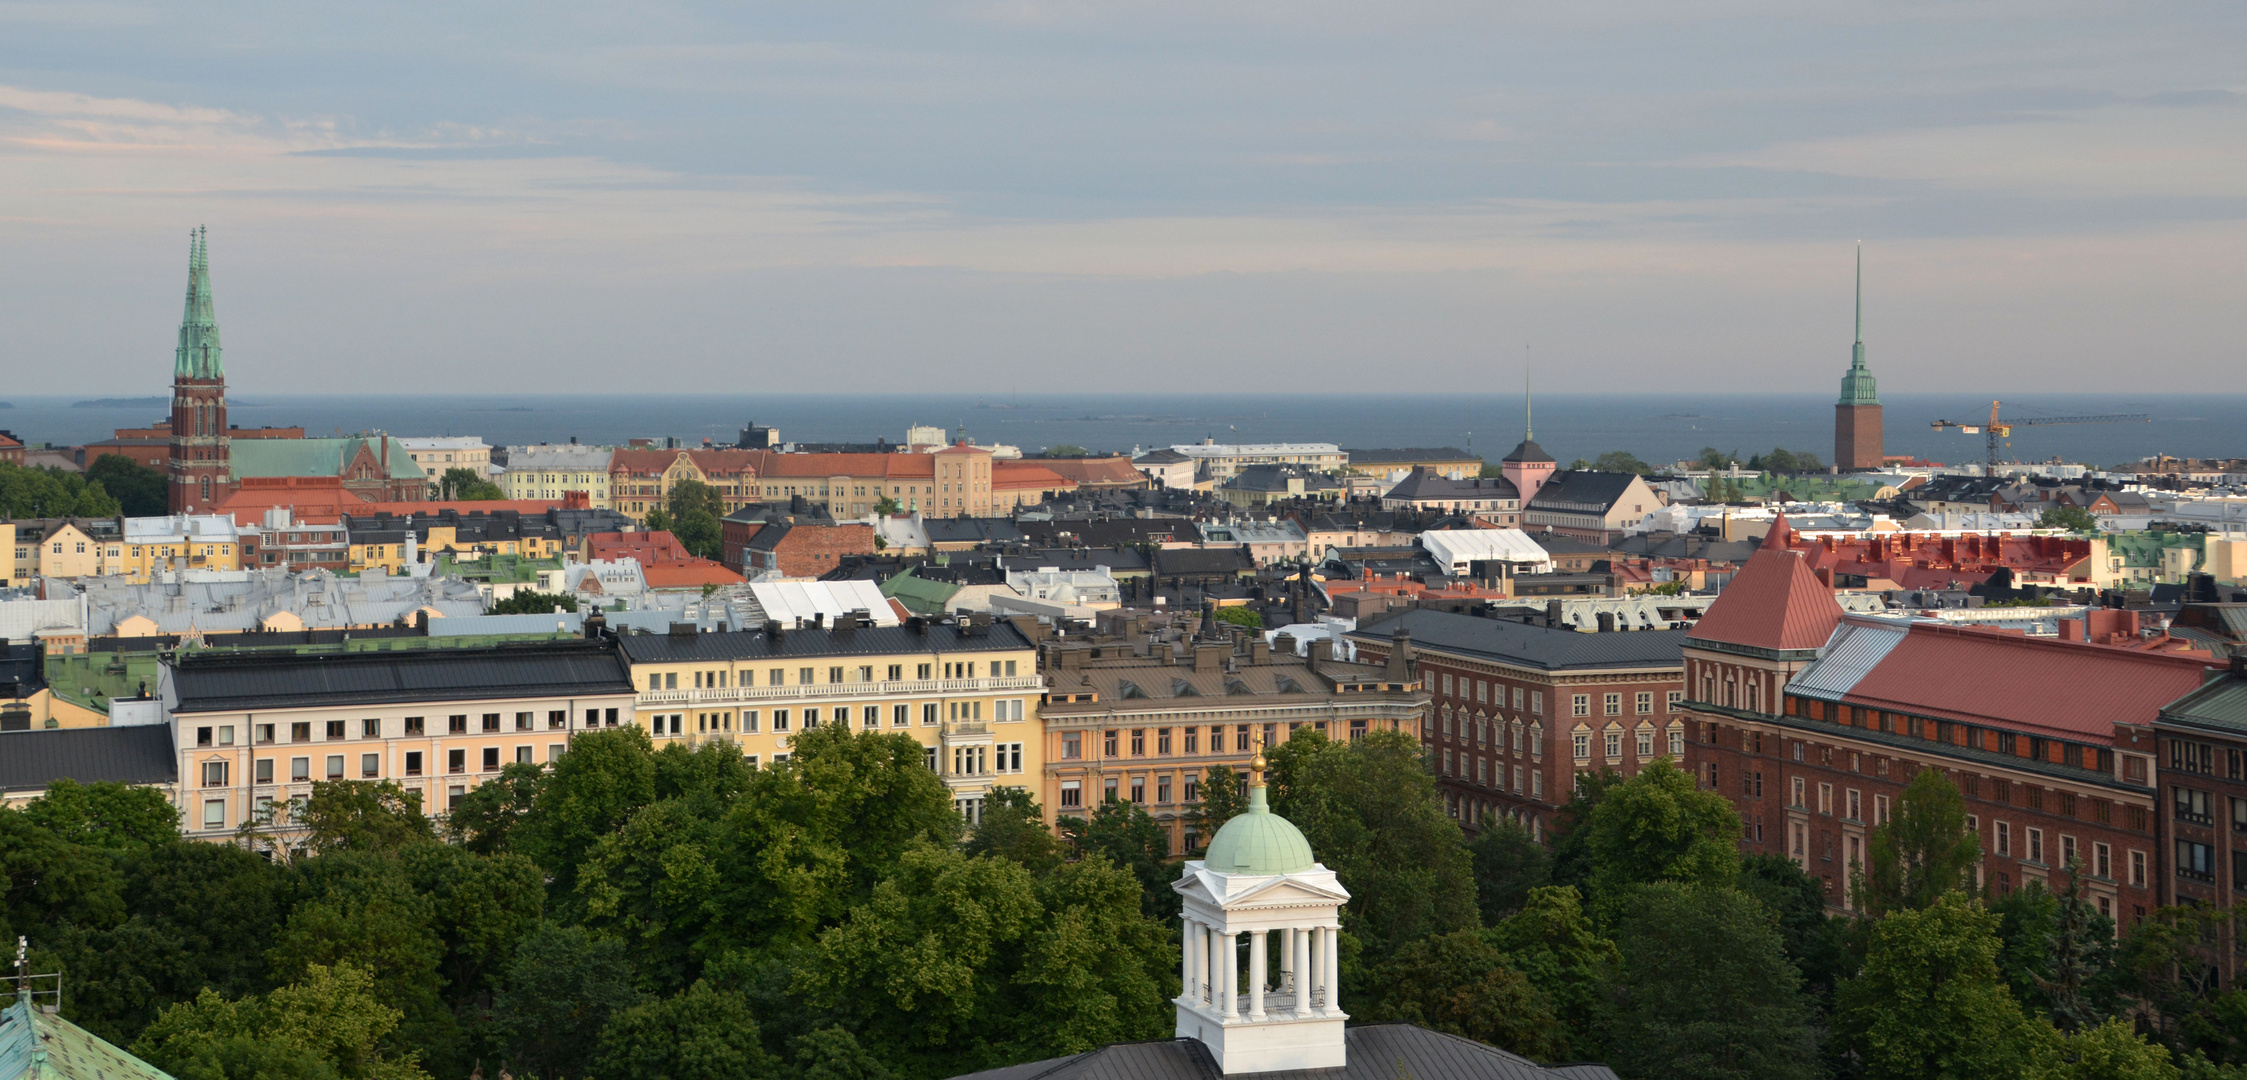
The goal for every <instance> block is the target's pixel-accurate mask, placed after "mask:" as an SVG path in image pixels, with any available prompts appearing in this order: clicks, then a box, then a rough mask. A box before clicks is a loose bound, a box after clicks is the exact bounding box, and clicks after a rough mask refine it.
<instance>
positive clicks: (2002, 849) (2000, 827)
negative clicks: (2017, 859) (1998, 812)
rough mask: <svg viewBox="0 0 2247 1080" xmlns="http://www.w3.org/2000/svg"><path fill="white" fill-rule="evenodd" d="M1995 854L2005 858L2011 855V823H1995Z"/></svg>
mask: <svg viewBox="0 0 2247 1080" xmlns="http://www.w3.org/2000/svg"><path fill="white" fill-rule="evenodd" d="M1997 853H1998V854H2000V855H2005V856H2011V855H2012V854H2013V825H2012V823H2011V822H2005V821H2000V822H1998V823H1997Z"/></svg>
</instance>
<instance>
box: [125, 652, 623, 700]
mask: <svg viewBox="0 0 2247 1080" xmlns="http://www.w3.org/2000/svg"><path fill="white" fill-rule="evenodd" d="M165 683H166V689H165V696H166V698H167V699H168V701H169V703H170V705H171V708H172V711H173V712H175V713H198V712H232V711H236V710H242V709H283V708H301V707H306V706H316V705H329V704H334V705H375V704H387V703H404V702H416V701H488V700H497V699H504V698H519V697H566V696H587V695H594V694H629V693H632V692H633V687H632V678H631V673H630V672H629V671H628V670H627V669H626V668H625V666H624V662H623V658H622V657H621V656H620V655H619V654H618V652H617V648H616V644H615V642H613V641H585V640H570V641H538V642H524V643H517V644H502V645H493V646H488V647H484V648H473V649H414V650H407V651H400V652H355V653H318V654H311V655H302V656H300V655H296V654H293V653H191V654H188V655H185V656H181V657H179V658H178V659H176V660H174V661H172V662H171V663H170V664H169V665H167V666H166V678H165Z"/></svg>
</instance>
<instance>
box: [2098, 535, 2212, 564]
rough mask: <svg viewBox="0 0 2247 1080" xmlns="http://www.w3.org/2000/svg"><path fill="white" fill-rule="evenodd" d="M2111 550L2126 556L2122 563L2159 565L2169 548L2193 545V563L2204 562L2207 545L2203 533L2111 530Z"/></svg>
mask: <svg viewBox="0 0 2247 1080" xmlns="http://www.w3.org/2000/svg"><path fill="white" fill-rule="evenodd" d="M2106 542H2107V554H2109V555H2120V556H2122V565H2124V566H2133V567H2158V566H2160V565H2161V553H2162V552H2163V551H2165V550H2167V549H2169V548H2189V549H2191V550H2192V551H2193V552H2194V558H2193V563H2192V567H2193V568H2198V567H2199V565H2200V558H2199V555H2200V553H2201V552H2203V551H2204V550H2205V549H2206V547H2207V541H2206V537H2205V536H2204V535H2203V534H2201V533H2172V532H2118V533H2107V534H2106Z"/></svg>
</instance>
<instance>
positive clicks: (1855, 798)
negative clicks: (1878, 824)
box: [1845, 788, 1865, 821]
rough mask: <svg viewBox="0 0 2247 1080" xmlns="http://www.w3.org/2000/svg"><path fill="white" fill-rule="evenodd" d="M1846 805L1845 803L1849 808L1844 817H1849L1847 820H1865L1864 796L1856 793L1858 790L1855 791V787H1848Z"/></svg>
mask: <svg viewBox="0 0 2247 1080" xmlns="http://www.w3.org/2000/svg"><path fill="white" fill-rule="evenodd" d="M1846 805H1847V806H1848V808H1849V812H1848V814H1847V815H1845V816H1846V817H1848V818H1849V820H1851V821H1863V820H1865V807H1864V797H1863V796H1862V795H1860V794H1858V792H1857V789H1856V788H1850V789H1849V795H1848V801H1847V803H1846Z"/></svg>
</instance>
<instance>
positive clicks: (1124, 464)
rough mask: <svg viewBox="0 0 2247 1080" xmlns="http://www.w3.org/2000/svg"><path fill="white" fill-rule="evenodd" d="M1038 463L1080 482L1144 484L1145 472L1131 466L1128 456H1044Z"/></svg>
mask: <svg viewBox="0 0 2247 1080" xmlns="http://www.w3.org/2000/svg"><path fill="white" fill-rule="evenodd" d="M1037 464H1039V465H1041V466H1043V467H1045V468H1048V469H1051V470H1053V471H1054V472H1056V473H1059V474H1060V475H1062V476H1064V477H1066V478H1068V479H1070V480H1074V481H1076V482H1077V483H1079V484H1117V485H1121V484H1144V483H1146V482H1147V476H1146V474H1145V473H1142V472H1140V471H1139V470H1138V469H1135V468H1132V467H1131V459H1130V458H1127V457H1107V458H1042V459H1040V460H1039V461H1038V462H1037Z"/></svg>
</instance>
